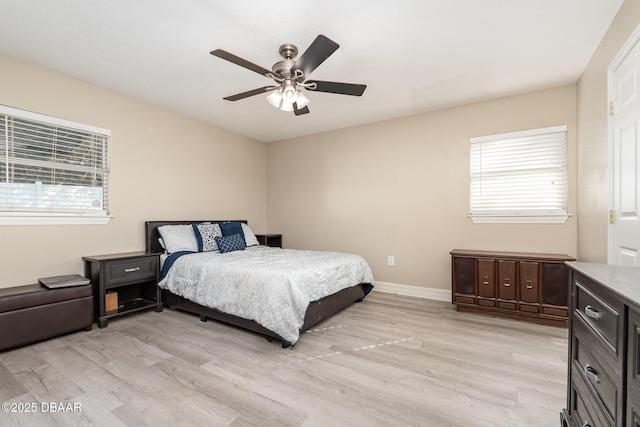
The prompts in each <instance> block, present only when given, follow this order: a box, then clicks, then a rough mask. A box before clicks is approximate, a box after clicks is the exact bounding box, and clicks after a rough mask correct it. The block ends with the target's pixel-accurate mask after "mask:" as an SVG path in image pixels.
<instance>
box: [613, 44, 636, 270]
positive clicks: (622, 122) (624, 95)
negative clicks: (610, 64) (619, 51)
mask: <svg viewBox="0 0 640 427" xmlns="http://www.w3.org/2000/svg"><path fill="white" fill-rule="evenodd" d="M610 87H611V89H612V91H611V95H612V104H611V110H612V111H611V114H612V115H611V124H612V134H611V135H612V144H611V156H612V157H611V168H612V169H611V178H612V180H611V181H612V182H611V184H612V189H611V196H612V197H611V199H612V200H611V205H612V206H611V215H610V224H611V225H610V230H609V233H610V240H609V241H610V245H611V246H610V249H609V263H610V264H619V265H635V266H640V205H639V203H640V182H639V179H640V175H639V173H638V172H639V167H640V43H636V44H635V46H634V47H633V49H632V50H631V51H630V52H629V54H628V55H627V56H626V57H624V59H623V60H622V62H621V63H620V65H619V66H618V67H617V68H615V69H614V70H613V75H612V85H611V86H610Z"/></svg>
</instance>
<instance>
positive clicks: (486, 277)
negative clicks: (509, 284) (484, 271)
mask: <svg viewBox="0 0 640 427" xmlns="http://www.w3.org/2000/svg"><path fill="white" fill-rule="evenodd" d="M482 284H483V285H488V284H489V276H484V277H483V281H482Z"/></svg>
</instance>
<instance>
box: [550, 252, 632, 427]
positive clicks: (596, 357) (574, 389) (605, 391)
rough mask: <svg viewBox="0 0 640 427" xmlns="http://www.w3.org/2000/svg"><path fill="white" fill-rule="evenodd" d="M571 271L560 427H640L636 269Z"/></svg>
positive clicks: (584, 266)
mask: <svg viewBox="0 0 640 427" xmlns="http://www.w3.org/2000/svg"><path fill="white" fill-rule="evenodd" d="M568 265H569V267H570V268H571V313H572V315H571V318H570V322H569V368H568V376H567V407H566V409H564V410H563V411H562V412H561V417H560V419H561V423H562V426H563V427H589V426H591V427H599V426H640V267H623V266H614V265H607V264H592V263H582V262H570V263H568Z"/></svg>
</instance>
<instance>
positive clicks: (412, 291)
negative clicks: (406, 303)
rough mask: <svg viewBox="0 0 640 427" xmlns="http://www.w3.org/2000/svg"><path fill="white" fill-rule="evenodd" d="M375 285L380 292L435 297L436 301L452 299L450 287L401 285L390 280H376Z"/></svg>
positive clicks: (375, 288)
mask: <svg viewBox="0 0 640 427" xmlns="http://www.w3.org/2000/svg"><path fill="white" fill-rule="evenodd" d="M373 285H374V288H373V290H374V291H378V292H386V293H388V294H398V295H405V296H409V297H418V298H426V299H433V300H436V301H451V290H449V289H436V288H424V287H422V286H410V285H400V284H398V283H390V282H374V284H373Z"/></svg>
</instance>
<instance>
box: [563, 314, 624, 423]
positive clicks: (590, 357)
mask: <svg viewBox="0 0 640 427" xmlns="http://www.w3.org/2000/svg"><path fill="white" fill-rule="evenodd" d="M590 336H592V332H591V331H589V330H588V329H587V328H586V327H584V326H583V325H582V324H581V323H580V322H575V324H574V340H573V343H572V345H573V347H574V351H573V357H574V360H573V361H572V364H573V367H572V371H573V372H574V373H576V374H577V375H580V376H581V377H582V379H583V380H584V381H585V383H586V384H587V388H588V389H589V390H590V391H591V393H592V394H593V395H594V397H595V398H596V399H595V401H596V402H598V403H599V406H600V407H601V408H604V410H605V411H606V415H607V416H608V417H609V418H610V419H611V420H612V421H613V424H615V420H616V418H617V415H618V414H617V409H618V405H619V404H620V402H619V399H620V393H621V391H622V390H621V388H622V384H621V383H620V384H617V383H616V381H614V380H613V379H612V378H611V376H610V375H609V373H608V372H607V370H606V368H605V367H604V365H603V364H602V361H601V360H600V357H598V356H597V355H596V352H595V351H594V350H593V349H591V348H590V347H589V344H587V343H589V342H594V340H590V339H589V338H590ZM595 342H596V343H597V342H598V341H595Z"/></svg>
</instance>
